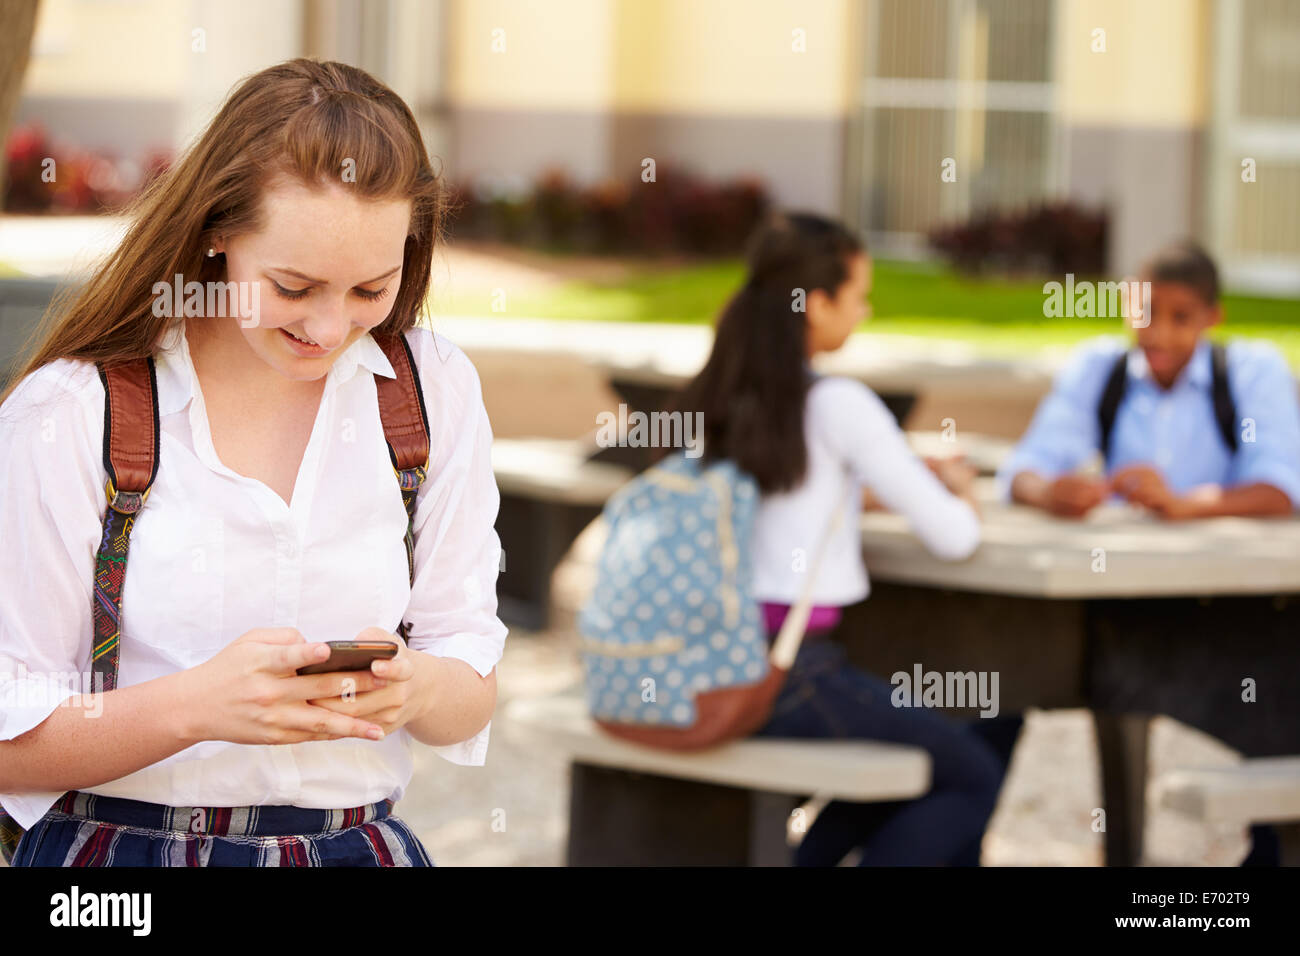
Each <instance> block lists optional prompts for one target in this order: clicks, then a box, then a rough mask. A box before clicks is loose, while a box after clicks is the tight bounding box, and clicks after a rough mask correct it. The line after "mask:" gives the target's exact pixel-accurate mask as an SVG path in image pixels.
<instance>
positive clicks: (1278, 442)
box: [1228, 341, 1300, 510]
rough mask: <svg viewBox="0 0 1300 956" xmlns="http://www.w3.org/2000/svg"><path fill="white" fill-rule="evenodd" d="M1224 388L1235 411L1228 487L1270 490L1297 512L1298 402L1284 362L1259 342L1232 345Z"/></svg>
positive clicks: (1299, 500) (1299, 490) (1299, 488)
mask: <svg viewBox="0 0 1300 956" xmlns="http://www.w3.org/2000/svg"><path fill="white" fill-rule="evenodd" d="M1230 348H1231V350H1232V351H1234V352H1237V353H1238V354H1240V355H1241V359H1240V360H1238V361H1235V362H1232V363H1230V371H1229V378H1228V383H1229V387H1230V388H1231V389H1232V393H1233V396H1232V397H1233V402H1234V403H1235V405H1236V406H1237V418H1238V421H1237V429H1238V432H1237V437H1238V444H1237V454H1236V456H1235V457H1234V460H1233V463H1232V471H1231V481H1230V483H1231V484H1232V485H1251V484H1256V483H1264V484H1269V485H1273V486H1274V487H1275V488H1278V489H1280V490H1281V491H1283V492H1284V493H1285V494H1286V495H1287V497H1289V498H1290V499H1291V507H1292V509H1293V510H1300V397H1298V396H1297V391H1296V381H1295V378H1294V377H1293V376H1292V375H1291V370H1290V368H1289V367H1288V366H1287V363H1286V360H1285V359H1284V358H1283V357H1282V355H1281V353H1279V352H1278V351H1277V350H1276V349H1275V348H1273V347H1272V346H1270V345H1268V344H1267V343H1264V342H1242V341H1238V342H1234V343H1232V346H1231V347H1230Z"/></svg>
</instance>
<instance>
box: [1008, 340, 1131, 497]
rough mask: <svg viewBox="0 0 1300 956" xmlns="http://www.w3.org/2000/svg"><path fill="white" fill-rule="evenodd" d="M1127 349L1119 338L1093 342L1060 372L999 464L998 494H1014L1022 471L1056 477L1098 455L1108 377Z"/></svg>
mask: <svg viewBox="0 0 1300 956" xmlns="http://www.w3.org/2000/svg"><path fill="white" fill-rule="evenodd" d="M1124 350H1125V348H1124V343H1123V342H1122V341H1121V340H1119V339H1111V338H1106V339H1102V340H1099V341H1097V342H1090V343H1088V344H1086V345H1084V346H1083V347H1082V348H1080V349H1079V350H1078V351H1077V352H1076V353H1075V354H1074V355H1073V356H1072V357H1071V359H1070V361H1069V363H1068V364H1067V365H1066V366H1065V368H1063V369H1061V371H1060V372H1059V373H1057V376H1056V379H1055V381H1053V383H1052V390H1051V392H1050V393H1049V394H1048V395H1047V397H1046V398H1044V399H1043V400H1042V402H1040V403H1039V405H1038V408H1037V409H1036V410H1035V412H1034V417H1033V420H1032V421H1031V422H1030V424H1029V428H1028V429H1027V430H1026V431H1025V434H1024V435H1023V436H1022V437H1021V439H1020V441H1019V443H1018V444H1017V445H1016V447H1015V449H1014V450H1013V451H1012V453H1011V454H1010V455H1009V456H1008V457H1007V459H1006V460H1005V461H1004V462H1003V463H1002V466H1001V467H1000V468H999V469H998V473H997V479H996V486H997V492H998V495H999V497H1001V498H1002V499H1003V500H1007V499H1009V498H1010V497H1011V482H1012V481H1013V480H1014V479H1015V477H1016V475H1018V474H1020V473H1021V472H1025V471H1032V472H1034V473H1035V474H1038V475H1041V476H1042V477H1043V478H1046V479H1049V480H1051V479H1055V478H1059V477H1060V476H1061V475H1064V474H1068V473H1069V472H1072V471H1074V470H1076V469H1077V468H1079V467H1080V466H1082V465H1084V464H1085V463H1086V462H1087V461H1088V460H1089V459H1090V458H1091V457H1092V456H1093V455H1094V454H1096V452H1097V448H1098V445H1099V444H1100V441H1101V437H1100V426H1099V425H1098V424H1097V405H1098V403H1099V402H1100V401H1101V392H1102V389H1103V388H1105V386H1106V378H1107V376H1108V375H1109V374H1110V371H1111V369H1112V368H1114V365H1115V361H1116V360H1117V359H1118V358H1119V356H1120V355H1121V353H1122V352H1123V351H1124Z"/></svg>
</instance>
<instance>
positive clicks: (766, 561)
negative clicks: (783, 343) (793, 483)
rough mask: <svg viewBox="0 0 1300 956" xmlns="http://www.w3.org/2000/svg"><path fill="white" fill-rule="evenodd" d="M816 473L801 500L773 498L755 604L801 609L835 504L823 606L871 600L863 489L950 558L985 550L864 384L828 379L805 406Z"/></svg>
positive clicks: (757, 558) (798, 495)
mask: <svg viewBox="0 0 1300 956" xmlns="http://www.w3.org/2000/svg"><path fill="white" fill-rule="evenodd" d="M804 436H805V442H806V444H807V447H808V471H807V473H806V474H805V477H804V480H803V482H802V483H801V484H800V485H799V486H798V487H797V488H795V489H793V490H791V491H785V492H779V493H774V494H764V495H762V496H761V497H760V499H759V506H758V514H757V516H756V518H755V528H754V540H753V543H752V549H753V554H754V596H755V597H756V598H757V599H758V600H760V601H770V602H772V603H779V604H793V603H795V601H797V600H798V598H799V596H800V594H801V593H802V591H803V588H804V586H805V584H806V582H807V572H808V569H809V568H810V567H811V566H812V561H813V555H814V553H815V551H816V548H817V546H818V543H819V542H820V541H821V537H822V534H823V532H824V529H825V528H826V527H827V526H828V524H829V522H830V519H831V516H832V513H833V511H834V509H835V503H836V501H838V500H839V499H840V498H843V499H844V507H845V511H844V520H842V521H841V522H840V525H839V528H838V530H837V531H836V532H835V533H834V534H833V535H832V536H831V538H830V540H829V542H828V543H827V547H826V552H825V555H824V557H823V558H822V561H821V565H820V567H819V569H818V573H817V579H816V581H815V582H814V584H813V591H812V598H813V601H812V603H813V604H814V605H832V606H843V605H847V604H854V603H856V602H857V601H860V600H862V599H863V598H865V597H866V596H867V595H868V594H869V593H870V584H869V581H868V579H867V569H866V566H865V564H864V563H863V560H862V531H861V521H860V519H861V516H862V489H863V487H867V488H870V489H871V490H872V492H873V493H874V494H875V496H876V498H877V499H878V500H879V501H880V502H881V504H883V505H884V506H885V507H886V508H888V509H889V510H890V511H894V512H897V513H899V514H901V515H903V516H904V517H905V518H906V519H907V521H908V523H909V525H910V526H911V528H912V530H913V531H914V532H915V533H916V535H917V537H919V538H920V539H921V542H922V543H923V544H924V545H925V546H926V547H927V548H928V549H929V550H930V551H932V552H934V553H935V554H936V555H938V556H939V557H941V558H945V559H949V560H960V559H962V558H965V557H968V556H969V555H970V554H971V553H972V552H973V551H974V550H975V548H976V547H978V545H979V538H980V528H979V519H978V518H977V517H976V515H975V512H974V511H973V510H972V509H971V507H970V506H969V505H968V504H966V502H964V501H962V500H961V499H960V498H957V497H955V496H953V495H952V494H950V493H949V492H948V490H947V489H946V488H945V487H944V486H943V483H942V482H940V481H939V479H938V478H936V477H935V475H934V473H933V472H931V471H930V469H929V468H927V467H926V465H925V463H924V462H923V461H921V460H920V459H919V458H918V457H917V456H916V455H915V453H913V452H912V450H911V448H910V447H909V446H908V444H907V438H906V437H905V436H904V435H903V432H902V430H901V429H900V428H899V427H898V423H897V422H896V421H895V419H894V416H893V415H892V414H891V413H890V411H889V409H888V408H886V407H885V404H884V402H882V401H881V400H880V398H879V397H878V396H877V395H876V393H875V392H873V391H872V390H871V389H870V388H868V387H867V386H866V385H864V384H863V383H861V382H859V381H857V380H856V379H851V378H844V377H840V376H832V375H827V376H822V377H821V378H819V379H818V380H817V381H816V382H814V383H813V385H812V387H811V388H810V389H809V391H808V397H807V402H806V403H805V405H804Z"/></svg>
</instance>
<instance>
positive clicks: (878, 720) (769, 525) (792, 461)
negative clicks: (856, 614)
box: [678, 213, 1004, 866]
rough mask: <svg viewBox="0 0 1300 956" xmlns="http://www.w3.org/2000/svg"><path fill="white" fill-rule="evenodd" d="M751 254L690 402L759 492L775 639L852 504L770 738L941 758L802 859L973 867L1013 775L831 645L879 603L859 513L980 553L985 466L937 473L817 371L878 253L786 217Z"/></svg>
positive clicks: (830, 825) (878, 412)
mask: <svg viewBox="0 0 1300 956" xmlns="http://www.w3.org/2000/svg"><path fill="white" fill-rule="evenodd" d="M746 259H747V263H746V265H747V270H746V271H747V273H748V275H747V278H746V281H745V283H744V285H743V287H742V288H741V289H740V291H739V292H738V293H736V295H735V296H733V297H732V299H731V301H730V302H729V303H728V304H727V306H726V308H725V309H724V310H723V312H722V314H721V316H720V317H719V319H718V323H717V332H716V337H715V339H714V344H713V350H712V354H711V355H710V356H709V359H708V362H707V363H706V364H705V366H704V368H703V369H702V370H701V372H700V373H699V375H698V376H697V377H696V378H695V379H694V380H693V381H692V382H691V384H690V385H689V386H688V387H687V388H686V390H685V391H684V392H683V395H682V398H681V400H680V404H679V406H678V407H680V408H681V409H682V410H689V411H693V412H696V411H697V412H701V413H703V425H704V453H703V457H704V459H705V460H706V461H707V460H708V459H709V458H711V457H718V458H729V459H731V460H733V461H735V462H736V463H737V465H738V466H739V467H740V468H742V469H743V470H745V471H747V472H749V473H750V474H751V475H753V476H754V478H755V479H756V480H757V481H758V484H759V488H760V493H761V495H760V503H759V509H758V514H757V518H756V525H755V529H754V542H753V548H754V590H755V593H756V594H757V595H758V597H759V599H760V601H762V602H763V611H764V615H765V618H766V627H767V630H768V636H769V639H771V638H774V637H775V635H776V632H777V631H778V630H779V629H780V626H781V622H782V621H783V620H784V618H785V614H786V612H787V611H788V610H789V607H790V605H792V604H793V603H794V602H795V601H796V600H797V599H798V597H799V594H800V593H801V592H802V590H803V587H804V584H805V576H804V572H803V567H804V566H805V564H806V563H808V562H809V561H811V558H812V555H813V552H814V550H815V549H816V547H817V545H818V542H819V540H820V535H821V533H822V529H824V528H826V527H827V525H828V522H829V521H830V519H831V516H832V513H833V512H834V510H835V505H836V502H837V501H838V500H839V499H840V497H841V496H842V497H843V498H844V499H845V507H846V511H845V520H843V521H841V522H840V524H839V528H838V531H837V532H836V533H835V534H834V535H833V537H831V538H830V540H829V542H828V545H827V549H826V552H825V553H824V555H823V557H822V561H821V564H820V568H819V572H818V578H817V580H816V582H815V584H814V590H813V609H812V612H811V617H810V619H809V624H808V632H807V635H806V637H805V639H804V643H803V645H802V646H801V648H800V651H799V654H798V657H797V658H796V660H795V662H794V666H793V668H792V669H791V671H790V673H789V675H788V678H787V680H786V683H785V686H784V688H783V689H782V692H781V694H780V696H779V697H778V698H777V701H776V703H775V705H774V707H773V712H772V716H771V718H770V720H769V722H768V723H767V725H766V726H764V727H763V728H762V729H761V730H760V731H759V734H762V735H770V736H778V737H837V738H862V739H868V740H889V741H896V742H898V743H903V744H911V745H913V746H917V747H922V748H924V749H925V750H926V751H928V752H929V754H930V757H931V760H932V762H933V770H932V772H933V783H932V785H931V788H930V791H929V792H928V793H927V794H925V795H924V796H922V797H919V798H917V799H916V800H911V801H898V802H891V803H885V804H868V803H852V802H847V801H834V802H832V803H830V804H828V805H827V806H826V807H825V808H824V809H823V810H822V811H821V813H820V814H819V815H818V816H817V818H816V820H815V822H814V823H813V825H812V826H811V827H810V828H809V830H808V832H807V834H806V835H805V837H804V839H803V842H802V843H801V845H800V847H799V850H798V852H797V854H796V859H795V862H796V865H803V866H818V865H822V866H833V865H835V864H837V863H839V862H840V861H841V860H842V859H843V858H844V857H845V856H846V855H847V854H848V853H849V852H850V851H851V850H852V849H853V848H854V847H857V848H859V849H860V850H861V853H862V855H861V860H860V863H861V865H863V866H879V865H891V864H918V865H944V864H958V863H964V862H971V859H970V858H971V857H973V858H974V860H975V861H977V860H978V847H979V840H980V838H981V836H982V834H983V831H984V827H985V825H986V823H987V821H988V819H989V816H990V815H991V814H992V812H993V808H994V805H995V804H996V802H997V795H998V789H999V787H1000V785H1001V781H1002V775H1003V772H1004V767H1003V763H1002V761H1001V760H1000V759H999V756H998V754H997V753H996V752H995V751H994V749H993V748H992V747H991V746H990V745H989V744H988V743H987V742H986V741H985V740H984V739H982V737H981V736H980V735H978V734H976V733H974V732H972V730H971V729H970V728H969V727H968V726H966V725H963V724H960V723H956V722H954V721H951V720H949V719H948V718H946V717H944V716H942V715H940V714H938V713H936V712H934V711H929V710H924V709H910V708H909V709H902V708H896V707H894V706H893V705H892V704H891V703H890V696H891V693H892V692H893V690H894V688H893V686H892V685H891V684H889V683H888V682H887V681H885V680H883V679H881V678H879V677H877V676H875V675H873V674H868V673H864V672H863V671H860V670H858V669H856V668H854V667H851V666H850V665H849V664H847V663H846V661H845V654H844V650H843V647H842V645H841V644H839V643H838V642H836V641H834V640H832V639H831V638H830V635H831V633H832V632H833V631H834V630H835V628H836V626H837V624H838V622H839V619H840V608H841V607H843V606H844V605H848V604H854V603H856V602H857V601H860V600H862V599H863V598H865V597H866V596H867V594H868V582H867V574H866V569H865V567H864V565H863V561H862V544H861V540H860V536H859V521H858V518H859V516H860V515H861V511H862V508H863V506H864V504H868V503H870V504H871V505H876V504H878V505H880V506H883V507H886V508H888V509H890V510H893V511H896V512H898V513H900V514H902V515H904V516H905V517H906V518H907V519H908V521H909V522H910V524H911V527H912V530H913V531H914V532H915V533H916V534H917V536H918V537H919V538H920V539H921V541H922V542H923V543H924V544H925V545H926V547H928V548H929V549H930V550H931V551H933V552H934V553H935V554H937V555H939V556H940V557H943V558H949V559H953V560H960V559H962V558H965V557H966V556H968V555H969V554H971V552H972V551H974V550H975V548H976V546H977V545H978V544H979V535H980V531H979V519H978V516H977V512H976V509H975V504H974V500H973V498H972V497H971V491H970V488H971V481H972V478H973V472H972V471H971V470H970V469H969V468H967V467H963V466H961V465H960V464H957V463H952V462H948V463H935V464H934V466H933V467H927V465H926V463H924V462H922V461H921V460H920V459H918V458H917V457H916V455H914V454H913V453H912V451H911V449H910V448H909V447H908V444H907V441H906V438H905V437H904V435H903V433H902V431H901V430H900V429H899V427H898V425H897V424H896V422H895V420H894V418H893V416H892V415H891V414H890V412H889V410H888V409H887V408H886V407H885V405H884V403H883V402H881V400H880V399H879V398H878V397H877V396H876V395H875V393H873V392H872V391H871V389H869V388H868V387H867V386H865V385H863V384H862V383H861V382H858V381H856V380H853V379H848V378H841V377H834V376H817V375H815V374H814V372H813V370H812V366H811V361H810V360H811V358H812V356H813V355H815V354H817V353H818V352H832V351H834V350H835V349H838V348H839V347H840V346H841V345H843V344H844V342H845V340H846V339H847V338H848V336H849V334H850V333H851V332H852V331H853V328H854V327H855V326H856V325H857V324H858V323H859V322H861V321H862V319H863V318H864V317H865V315H866V298H867V295H868V293H869V291H870V287H871V260H870V259H869V258H868V256H867V254H866V251H865V248H864V247H863V245H862V243H861V242H860V241H859V240H858V239H857V238H856V237H855V236H854V235H853V234H852V233H850V232H849V231H848V230H846V229H845V228H843V227H842V226H841V225H839V224H838V223H835V222H833V221H830V220H828V219H825V218H823V217H820V216H816V215H810V214H801V213H785V214H777V215H775V216H773V217H771V219H770V220H769V221H768V222H766V223H765V224H763V225H762V226H761V227H760V228H759V229H758V230H757V231H756V233H755V235H754V236H753V237H751V239H750V242H749V248H748V252H747V256H746ZM945 482H946V483H947V486H945ZM800 555H802V556H803V560H802V561H801V560H800ZM875 639H876V640H882V641H887V640H889V635H888V634H879V635H875Z"/></svg>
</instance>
